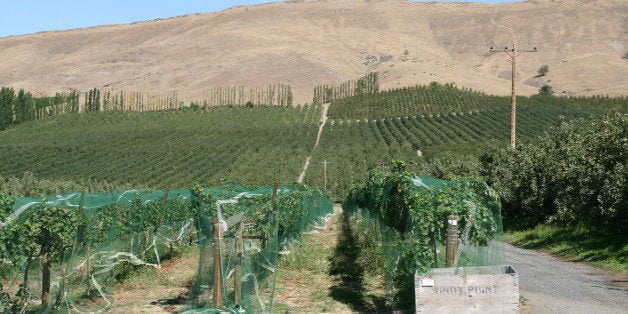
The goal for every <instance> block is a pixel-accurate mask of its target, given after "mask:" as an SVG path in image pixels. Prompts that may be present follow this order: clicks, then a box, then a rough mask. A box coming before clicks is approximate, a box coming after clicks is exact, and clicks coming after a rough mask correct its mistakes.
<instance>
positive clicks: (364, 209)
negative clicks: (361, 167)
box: [343, 170, 501, 306]
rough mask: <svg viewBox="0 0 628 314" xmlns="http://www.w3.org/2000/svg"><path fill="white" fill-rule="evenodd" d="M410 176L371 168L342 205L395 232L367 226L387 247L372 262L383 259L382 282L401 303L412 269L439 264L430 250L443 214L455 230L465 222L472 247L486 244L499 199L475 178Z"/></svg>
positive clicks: (496, 228) (495, 225)
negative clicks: (388, 284)
mask: <svg viewBox="0 0 628 314" xmlns="http://www.w3.org/2000/svg"><path fill="white" fill-rule="evenodd" d="M413 178H415V177H414V176H413V175H411V174H410V173H391V174H384V173H381V172H379V171H377V170H375V171H373V172H371V174H370V176H369V179H368V180H367V181H366V182H365V183H363V184H359V185H357V186H356V187H354V188H353V189H352V190H351V191H350V192H349V195H348V196H347V198H346V199H345V201H344V203H343V208H344V209H345V210H346V211H347V213H349V214H351V215H356V214H357V215H362V216H363V217H365V219H371V220H373V221H377V222H378V223H379V224H381V225H383V226H386V227H387V228H390V229H392V230H394V233H396V236H395V235H393V236H391V235H390V233H389V232H387V231H385V230H386V229H385V228H380V227H376V228H375V229H373V230H376V231H378V232H380V237H381V239H382V241H384V242H385V243H384V244H383V245H384V246H385V247H390V248H384V251H385V252H384V253H383V256H384V257H383V258H375V259H374V260H378V259H379V260H381V259H384V260H387V261H388V262H385V263H383V265H378V266H380V267H382V268H383V269H385V270H384V274H385V275H386V277H387V281H388V282H392V283H393V286H394V287H395V289H396V291H397V295H398V297H399V300H400V301H401V302H402V303H403V302H404V300H405V302H408V300H413V298H412V296H413V287H412V286H411V284H410V283H412V282H413V281H412V276H413V274H414V273H415V271H417V270H418V271H426V270H427V269H428V268H431V267H439V266H440V267H442V266H443V265H439V264H438V256H437V253H436V250H435V249H434V248H435V247H436V246H437V245H443V244H444V241H445V231H446V224H445V222H446V221H447V217H448V216H449V215H456V216H458V217H459V219H460V222H461V224H460V227H459V228H460V230H463V229H464V228H465V226H467V225H468V224H469V223H471V225H470V229H469V230H470V233H469V242H470V243H473V244H475V245H480V246H485V245H487V243H488V241H490V240H491V239H493V238H495V236H496V235H497V234H498V233H499V232H500V231H501V222H500V220H499V219H500V204H499V198H498V196H497V194H496V193H495V192H494V191H493V190H491V189H490V188H489V187H488V186H487V185H486V184H485V183H484V182H482V181H481V180H478V179H465V180H460V181H451V182H445V181H439V180H433V179H431V181H428V180H427V179H424V180H422V181H421V182H420V183H417V182H414V181H413ZM376 225H377V224H376ZM378 229H379V230H378ZM362 243H368V241H365V242H362ZM365 249H368V248H361V250H362V251H364V250H365ZM375 255H378V253H377V252H375ZM387 255H393V256H387ZM410 304H411V302H410ZM403 305H404V306H407V305H409V304H403Z"/></svg>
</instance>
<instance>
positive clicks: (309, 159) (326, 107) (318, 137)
mask: <svg viewBox="0 0 628 314" xmlns="http://www.w3.org/2000/svg"><path fill="white" fill-rule="evenodd" d="M328 110H329V104H328V103H327V104H323V112H322V113H321V125H320V126H319V127H318V135H316V141H315V142H314V146H313V147H312V151H311V152H310V155H309V156H307V158H305V165H303V171H302V172H301V174H300V175H299V178H298V179H297V182H299V183H303V179H305V173H306V172H307V169H308V168H309V167H310V163H312V154H313V153H314V150H315V149H316V147H317V146H318V142H320V140H321V134H323V128H324V127H325V124H326V123H327V111H328Z"/></svg>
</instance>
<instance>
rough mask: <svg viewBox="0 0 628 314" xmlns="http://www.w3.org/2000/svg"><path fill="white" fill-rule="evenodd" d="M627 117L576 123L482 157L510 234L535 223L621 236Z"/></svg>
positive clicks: (626, 201)
mask: <svg viewBox="0 0 628 314" xmlns="http://www.w3.org/2000/svg"><path fill="white" fill-rule="evenodd" d="M627 152H628V117H627V116H626V114H622V113H613V114H609V115H607V116H606V117H604V118H603V119H599V120H593V121H586V120H577V121H573V122H569V123H564V124H562V125H561V126H560V127H559V128H555V129H553V130H551V131H550V132H549V133H548V134H547V135H545V136H543V137H541V138H540V139H539V140H538V141H537V142H535V143H532V144H528V145H523V146H520V147H519V148H517V150H495V151H494V152H492V153H487V154H485V155H484V156H482V158H481V160H482V163H483V168H484V171H486V174H485V175H486V178H487V179H488V180H489V184H491V186H493V187H494V188H495V189H496V190H497V191H498V192H499V194H500V196H501V198H502V202H503V204H504V209H505V210H504V219H505V223H507V225H508V226H511V227H513V228H526V227H533V226H535V225H537V224H539V223H545V222H555V223H558V224H561V225H565V226H570V225H579V226H585V227H589V228H594V229H600V230H609V231H611V230H613V231H616V232H620V233H621V232H624V231H625V230H626V229H625V228H626V225H627V224H628V217H627V216H626V210H625V209H626V208H628V194H627V193H626V186H628V181H627V178H628V167H627V166H626V160H628V153H627Z"/></svg>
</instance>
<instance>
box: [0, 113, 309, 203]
mask: <svg viewBox="0 0 628 314" xmlns="http://www.w3.org/2000/svg"><path fill="white" fill-rule="evenodd" d="M320 112H321V107H320V106H301V107H285V108H283V107H282V108H263V107H255V108H215V109H207V110H199V111H166V112H146V113H130V112H119V111H113V112H93V113H87V114H81V115H65V116H55V117H50V118H48V119H47V121H46V123H45V124H43V123H41V124H37V123H29V124H24V125H23V126H21V127H19V128H18V129H16V131H15V132H7V133H3V134H2V136H1V137H0V159H1V160H2V161H3V162H2V163H0V177H3V178H4V182H5V183H3V180H0V187H2V186H6V187H7V188H8V189H13V188H14V187H13V186H14V185H13V184H12V183H11V182H9V181H10V180H11V179H9V178H12V177H18V178H22V176H23V174H24V173H25V172H30V173H32V174H33V175H34V176H35V177H37V178H40V180H41V179H45V178H55V181H73V182H75V183H76V184H77V185H81V186H87V188H88V190H111V187H112V186H113V187H115V186H118V187H122V186H130V185H132V186H134V187H144V188H177V187H179V188H182V187H188V186H191V185H192V184H193V183H194V182H203V184H207V185H216V184H220V183H221V181H222V180H223V179H228V180H231V181H237V182H241V183H242V184H249V185H260V184H266V183H267V182H268V181H269V180H272V181H275V180H278V181H281V182H291V181H294V180H295V179H296V178H297V177H298V175H299V173H300V171H301V169H302V167H303V161H304V160H305V158H306V156H307V155H308V154H309V152H310V151H311V148H312V144H313V143H314V141H315V139H316V131H317V127H318V124H319V121H320ZM269 178H270V179H269ZM18 181H24V182H31V181H32V180H22V179H20V180H18ZM105 182H108V183H105ZM101 183H102V184H101ZM34 184H35V183H33V185H34ZM71 186H72V184H69V185H68V187H71ZM98 186H102V188H98ZM60 189H61V190H65V191H72V190H74V191H76V190H80V189H71V188H60ZM17 190H18V191H20V190H22V191H25V192H27V193H14V195H32V194H33V193H34V192H37V189H36V188H34V187H33V188H29V187H27V186H25V188H24V189H17ZM29 190H30V191H29ZM0 191H2V189H0ZM31 191H34V192H31Z"/></svg>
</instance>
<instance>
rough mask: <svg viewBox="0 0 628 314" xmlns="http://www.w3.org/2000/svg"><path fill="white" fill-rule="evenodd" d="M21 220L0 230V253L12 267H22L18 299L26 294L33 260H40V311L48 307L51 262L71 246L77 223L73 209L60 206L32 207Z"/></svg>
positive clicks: (76, 216)
mask: <svg viewBox="0 0 628 314" xmlns="http://www.w3.org/2000/svg"><path fill="white" fill-rule="evenodd" d="M22 215H24V216H25V218H24V219H20V220H14V221H13V222H11V223H9V225H7V226H5V227H4V228H3V229H0V239H1V240H2V244H3V246H2V252H3V254H5V255H6V256H5V258H9V259H10V260H11V262H12V263H13V264H14V265H25V267H24V274H23V280H22V285H21V286H20V291H19V292H18V296H21V297H23V298H25V297H27V296H28V295H29V292H28V282H29V270H30V267H31V266H32V264H33V263H34V261H35V260H36V259H37V257H40V258H41V265H42V270H41V274H42V276H41V291H42V295H41V299H42V309H45V308H47V307H48V306H49V305H50V299H51V297H50V286H51V284H50V283H51V281H50V279H51V273H52V263H53V262H54V261H57V260H60V259H62V257H63V254H64V253H65V251H66V250H67V249H68V248H69V247H71V246H72V242H73V240H74V236H75V234H76V230H77V227H78V224H79V215H78V213H77V212H76V211H75V210H72V209H68V208H64V207H45V206H35V207H32V208H29V209H28V210H27V212H25V213H23V214H22Z"/></svg>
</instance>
